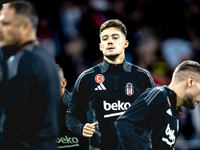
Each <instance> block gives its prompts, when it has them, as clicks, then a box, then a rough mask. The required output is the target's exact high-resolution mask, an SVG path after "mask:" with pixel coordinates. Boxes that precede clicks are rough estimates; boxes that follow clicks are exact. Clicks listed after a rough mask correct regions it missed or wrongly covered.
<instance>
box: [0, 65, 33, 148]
mask: <svg viewBox="0 0 200 150" xmlns="http://www.w3.org/2000/svg"><path fill="white" fill-rule="evenodd" d="M10 63H11V62H10ZM14 63H15V62H14ZM15 64H16V63H15ZM8 66H9V70H12V71H13V70H15V69H16V68H24V70H26V71H27V70H28V68H26V67H25V66H24V65H23V63H19V66H17V67H16V66H15V67H12V64H8ZM13 66H14V65H13ZM26 71H18V74H17V75H14V74H12V73H13V72H14V71H13V72H11V71H9V74H8V78H12V81H11V82H12V86H9V89H8V92H9V93H8V97H7V104H8V107H7V109H6V121H5V124H4V135H3V142H2V143H3V145H4V146H5V147H6V148H8V147H9V146H12V145H9V143H10V141H13V142H12V144H14V145H15V144H19V143H18V142H19V140H20V138H21V135H22V134H21V133H22V132H23V131H24V126H23V123H22V122H23V118H24V114H25V106H26V104H27V99H28V95H29V90H30V88H29V87H30V86H29V85H30V82H29V80H28V77H27V74H26ZM8 149H9V148H8Z"/></svg>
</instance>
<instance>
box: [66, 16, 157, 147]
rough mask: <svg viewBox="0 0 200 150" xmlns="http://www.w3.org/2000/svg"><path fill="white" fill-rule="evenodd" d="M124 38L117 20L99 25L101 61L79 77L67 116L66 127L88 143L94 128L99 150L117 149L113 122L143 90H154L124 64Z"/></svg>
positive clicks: (141, 73) (138, 71)
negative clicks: (88, 115)
mask: <svg viewBox="0 0 200 150" xmlns="http://www.w3.org/2000/svg"><path fill="white" fill-rule="evenodd" d="M126 35H127V30H126V27H125V25H124V24H123V23H122V22H121V21H119V20H113V19H112V20H108V21H106V22H105V23H103V24H102V25H101V27H100V41H101V43H100V44H99V47H100V50H101V51H102V53H103V58H104V60H103V62H102V63H100V64H98V65H96V66H94V67H92V68H90V69H88V70H86V71H84V72H83V73H82V74H81V75H80V76H79V77H78V79H77V81H76V83H75V86H74V89H73V95H72V99H71V101H70V104H69V109H68V111H67V115H66V125H67V127H68V128H69V129H70V130H72V131H73V132H75V133H76V134H78V135H82V136H84V137H92V138H91V140H92V139H93V138H94V137H95V136H96V132H95V130H96V129H95V127H96V126H97V127H98V129H99V131H100V133H99V134H97V136H96V137H97V139H98V142H101V146H100V148H101V150H116V149H117V147H118V142H119V141H118V138H117V132H116V129H115V127H114V121H115V120H116V119H117V117H118V116H119V115H121V114H122V113H123V112H124V110H126V109H127V108H128V107H129V106H130V105H131V103H132V102H134V101H135V99H136V98H137V97H138V96H139V95H140V94H141V93H142V92H144V91H145V89H146V88H150V87H155V83H154V81H153V79H152V77H151V75H150V73H149V72H148V71H146V70H144V69H142V68H140V67H138V66H136V65H133V64H131V63H129V62H127V61H126V60H125V48H126V47H128V44H129V43H128V40H126ZM86 111H87V112H88V111H90V112H92V113H90V114H91V115H93V119H90V120H87V117H86V115H85V112H86ZM87 114H88V113H87ZM97 133H98V132H97ZM99 135H101V138H100V137H99Z"/></svg>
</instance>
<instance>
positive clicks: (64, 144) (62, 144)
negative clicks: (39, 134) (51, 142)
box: [56, 65, 89, 150]
mask: <svg viewBox="0 0 200 150" xmlns="http://www.w3.org/2000/svg"><path fill="white" fill-rule="evenodd" d="M57 69H58V74H59V78H60V91H61V99H59V100H60V104H59V107H58V120H59V131H60V134H59V136H58V137H57V139H56V142H57V144H58V149H59V150H69V149H70V150H88V145H89V144H88V141H87V140H86V139H85V138H84V137H82V136H81V137H80V136H77V135H76V134H75V133H73V132H72V131H70V130H69V129H68V128H67V127H66V125H65V115H66V110H67V108H68V105H69V101H70V99H71V97H72V93H70V92H69V91H68V90H67V89H66V88H65V87H66V85H67V80H66V79H65V78H64V73H63V70H62V68H61V67H60V66H59V65H58V66H57Z"/></svg>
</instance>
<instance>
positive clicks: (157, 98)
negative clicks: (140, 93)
mask: <svg viewBox="0 0 200 150" xmlns="http://www.w3.org/2000/svg"><path fill="white" fill-rule="evenodd" d="M147 90H148V91H147ZM147 90H146V91H147V93H146V97H145V101H146V103H147V104H148V105H149V104H150V103H151V102H156V103H162V102H163V101H165V99H166V98H167V91H166V90H165V88H164V86H160V87H154V88H151V89H147ZM144 93H145V92H144Z"/></svg>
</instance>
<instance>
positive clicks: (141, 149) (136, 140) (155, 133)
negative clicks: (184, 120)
mask: <svg viewBox="0 0 200 150" xmlns="http://www.w3.org/2000/svg"><path fill="white" fill-rule="evenodd" d="M180 110H181V109H180V108H179V109H178V110H176V94H175V93H174V92H173V91H172V90H170V89H169V88H168V87H167V86H162V87H155V88H153V89H150V88H148V89H147V90H146V91H145V92H144V93H143V94H141V95H140V97H139V98H138V99H137V100H136V101H135V102H134V103H133V104H132V105H131V107H129V108H128V109H127V110H126V111H125V113H124V114H123V115H121V116H120V117H119V118H118V119H117V121H115V126H116V129H117V131H118V136H119V139H120V144H121V146H122V147H120V148H118V150H122V149H123V150H173V146H174V144H175V142H176V139H177V137H178V135H179V134H180V130H181V129H180V128H181V122H180V119H179V116H178V112H179V111H180Z"/></svg>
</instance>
